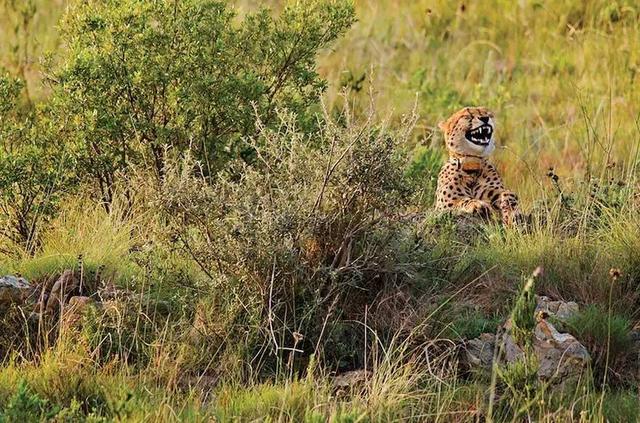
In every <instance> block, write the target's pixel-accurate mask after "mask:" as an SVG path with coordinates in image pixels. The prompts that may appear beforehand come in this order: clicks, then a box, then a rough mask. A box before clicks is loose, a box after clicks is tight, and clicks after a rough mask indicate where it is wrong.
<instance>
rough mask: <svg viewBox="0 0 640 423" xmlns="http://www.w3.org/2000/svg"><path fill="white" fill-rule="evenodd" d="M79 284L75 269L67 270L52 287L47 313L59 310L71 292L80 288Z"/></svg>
mask: <svg viewBox="0 0 640 423" xmlns="http://www.w3.org/2000/svg"><path fill="white" fill-rule="evenodd" d="M78 285H79V282H78V278H77V277H76V275H75V274H74V272H73V270H65V271H64V272H63V273H62V275H61V276H60V277H59V278H58V280H57V281H56V282H55V283H54V284H53V287H52V288H51V292H50V293H49V298H48V299H47V307H46V311H47V313H53V312H54V311H57V310H59V309H60V306H61V305H62V304H64V302H65V300H66V298H67V297H68V296H69V295H70V294H71V292H73V291H74V290H75V289H77V288H78Z"/></svg>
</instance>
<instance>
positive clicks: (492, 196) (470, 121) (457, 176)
mask: <svg viewBox="0 0 640 423" xmlns="http://www.w3.org/2000/svg"><path fill="white" fill-rule="evenodd" d="M493 117H494V115H493V113H492V112H491V111H489V110H487V109H486V108H484V107H466V108H464V109H462V110H460V111H458V112H456V113H455V114H454V115H453V116H451V117H450V118H449V119H447V120H446V121H445V122H441V123H440V125H439V126H440V129H442V131H443V132H444V136H445V143H446V147H447V150H448V152H449V160H448V161H447V162H446V163H445V165H444V166H443V168H442V170H441V171H440V174H439V176H438V189H437V192H436V208H437V209H441V210H451V211H458V212H462V213H471V214H477V215H481V216H484V217H489V216H490V215H491V214H492V213H493V212H499V213H500V214H501V217H502V221H503V223H504V224H506V225H511V224H514V223H516V222H517V221H519V219H520V211H519V208H518V198H517V196H516V195H515V194H514V193H513V192H511V191H508V190H507V189H505V187H504V185H503V184H502V179H501V178H500V175H499V174H498V172H497V171H496V168H495V167H494V166H493V165H492V164H491V163H489V161H488V160H487V157H488V156H489V155H490V154H491V153H492V152H493V150H494V148H495V142H494V138H493V130H494V125H495V123H494V120H493Z"/></svg>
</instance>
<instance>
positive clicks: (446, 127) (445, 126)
mask: <svg viewBox="0 0 640 423" xmlns="http://www.w3.org/2000/svg"><path fill="white" fill-rule="evenodd" d="M438 128H440V130H441V131H442V132H444V133H445V134H446V133H447V131H448V130H449V122H447V121H446V120H442V121H440V122H438Z"/></svg>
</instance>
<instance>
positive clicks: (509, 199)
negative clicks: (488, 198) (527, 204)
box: [498, 191, 522, 226]
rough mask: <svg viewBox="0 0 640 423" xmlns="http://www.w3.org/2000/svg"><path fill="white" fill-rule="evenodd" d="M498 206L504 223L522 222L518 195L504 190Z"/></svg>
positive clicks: (516, 223) (515, 223)
mask: <svg viewBox="0 0 640 423" xmlns="http://www.w3.org/2000/svg"><path fill="white" fill-rule="evenodd" d="M498 207H499V209H500V213H501V215H502V223H503V224H504V225H505V226H514V225H518V224H520V223H521V222H522V213H520V207H518V196H517V195H516V194H515V193H513V192H511V191H502V192H501V193H500V199H499V202H498Z"/></svg>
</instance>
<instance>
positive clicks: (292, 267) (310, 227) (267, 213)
mask: <svg viewBox="0 0 640 423" xmlns="http://www.w3.org/2000/svg"><path fill="white" fill-rule="evenodd" d="M280 119H281V121H280V122H281V123H280V124H279V125H278V129H277V130H271V129H268V128H263V129H262V131H261V132H260V134H259V135H258V136H257V137H256V138H255V139H254V140H253V142H252V143H251V144H252V146H253V147H254V148H255V149H256V150H255V151H256V157H257V161H256V163H255V164H254V165H251V166H249V165H246V164H244V163H242V162H241V161H239V162H236V163H235V166H236V170H237V172H234V174H235V173H237V174H238V175H241V177H240V178H236V177H235V176H233V175H230V174H228V173H221V174H219V175H218V177H217V178H216V179H215V182H214V183H213V184H211V185H210V184H209V183H208V182H207V179H206V177H205V176H204V175H203V172H201V171H200V169H199V167H198V166H197V163H194V162H193V161H192V160H186V161H179V160H178V161H176V162H171V166H169V168H168V172H167V175H166V179H165V183H164V184H163V187H162V191H161V193H160V195H159V198H158V200H157V201H158V204H159V206H160V207H161V208H162V209H163V210H164V211H165V215H166V219H167V221H168V223H169V230H170V236H169V241H171V242H174V243H175V245H176V246H179V247H180V248H182V249H183V251H185V252H186V253H187V254H189V255H190V256H191V257H192V258H193V259H194V260H195V262H197V263H198V264H199V265H200V267H201V268H202V270H203V271H204V272H205V273H206V274H207V275H208V276H209V278H210V280H211V283H212V284H213V294H212V295H213V298H215V299H216V301H215V303H216V309H215V312H213V313H211V314H212V315H218V316H220V317H219V318H217V319H215V322H214V324H217V325H218V326H219V328H218V332H219V333H221V334H222V335H223V336H224V337H225V338H232V339H233V338H238V337H240V336H241V337H242V339H245V340H247V339H249V341H248V344H249V345H248V346H249V351H250V352H251V354H252V356H253V357H254V358H256V357H258V358H261V357H264V356H265V355H266V353H267V352H272V353H274V354H275V355H276V356H280V355H282V354H284V351H289V349H288V348H291V347H294V348H297V349H300V350H303V351H304V354H305V355H307V356H308V355H309V354H311V353H313V352H314V350H315V349H316V348H320V350H319V352H320V353H321V354H323V357H325V358H326V359H327V360H328V362H329V363H331V364H332V365H336V366H338V367H352V366H357V365H361V363H362V359H363V357H362V351H363V347H362V342H363V336H362V334H363V327H362V325H361V324H359V323H358V322H357V321H358V320H360V319H362V318H363V317H364V316H363V313H364V312H365V307H367V306H368V307H369V308H370V309H371V310H373V309H374V308H375V306H374V305H372V304H375V303H377V302H382V303H384V306H381V307H380V308H379V309H378V312H377V313H373V312H372V313H371V315H370V316H369V319H370V320H369V324H370V325H371V327H374V328H376V329H378V330H380V332H381V333H383V332H385V330H387V331H391V332H393V331H394V330H399V329H400V328H401V327H402V325H403V320H402V314H401V313H399V312H398V310H399V309H402V308H406V307H411V306H410V305H409V304H408V303H407V302H406V301H404V300H403V298H406V297H402V296H400V293H398V295H396V296H393V295H390V298H387V299H386V300H385V301H383V298H384V295H383V294H382V293H384V292H398V291H400V290H401V289H405V290H406V289H408V288H409V287H408V285H404V286H403V284H402V281H403V280H405V279H404V278H405V277H407V275H410V274H412V275H415V274H419V273H420V272H421V271H423V268H424V267H428V266H429V262H428V261H427V260H425V256H426V255H427V254H428V253H425V251H429V249H428V248H427V247H422V246H421V240H420V239H419V238H418V237H416V236H411V234H412V233H414V231H415V225H414V224H413V222H410V221H408V220H403V219H401V218H399V217H398V216H397V215H395V213H394V211H395V210H398V209H399V208H400V207H402V205H403V204H406V202H407V199H408V198H410V195H411V192H408V191H407V189H406V184H405V183H404V175H403V169H404V167H405V163H406V160H405V158H404V157H403V156H402V155H400V154H398V153H397V148H396V145H398V144H401V143H402V142H403V141H404V140H405V139H406V138H405V137H406V135H407V133H408V130H410V126H411V125H410V123H407V127H408V128H409V129H407V131H405V132H403V133H399V134H392V133H390V132H389V131H388V130H387V129H386V128H384V127H381V126H379V125H377V124H374V123H373V121H372V120H371V119H369V120H367V121H365V122H364V123H353V124H350V125H348V126H346V127H345V126H342V125H338V124H335V123H334V122H333V121H331V120H329V119H328V118H327V120H326V121H325V124H324V125H323V126H322V128H321V131H320V132H319V139H316V140H315V142H314V143H312V142H311V139H310V137H309V136H308V135H305V133H304V131H303V130H301V129H300V128H299V127H298V126H296V123H295V120H294V118H293V117H292V116H290V115H281V116H280ZM345 121H347V122H348V121H349V118H347V119H345ZM312 144H315V145H312ZM421 254H425V255H422V256H421ZM417 256H420V259H417V258H416V257H417ZM412 303H413V301H412ZM409 314H411V313H409ZM404 323H406V322H404ZM220 326H222V327H220ZM248 328H251V329H248ZM296 332H297V333H299V334H301V335H302V336H303V337H304V338H303V339H299V337H297V336H296V335H294V333H296ZM230 333H231V334H236V335H229V334H230ZM234 346H237V345H234ZM252 349H257V350H258V351H255V350H252ZM302 364H303V363H302Z"/></svg>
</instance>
